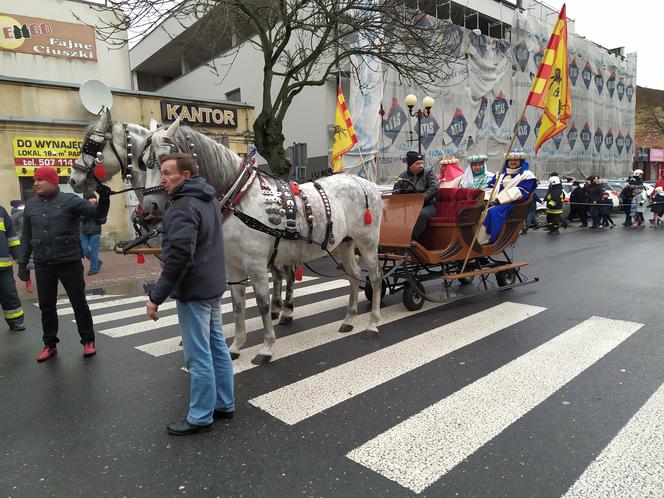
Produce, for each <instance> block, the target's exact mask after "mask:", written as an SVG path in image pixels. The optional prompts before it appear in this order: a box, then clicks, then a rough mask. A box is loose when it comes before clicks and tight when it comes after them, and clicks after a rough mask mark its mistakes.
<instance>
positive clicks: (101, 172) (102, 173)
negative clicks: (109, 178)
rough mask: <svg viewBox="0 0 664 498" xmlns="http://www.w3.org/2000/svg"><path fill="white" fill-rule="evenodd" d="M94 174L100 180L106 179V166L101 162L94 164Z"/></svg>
mask: <svg viewBox="0 0 664 498" xmlns="http://www.w3.org/2000/svg"><path fill="white" fill-rule="evenodd" d="M95 176H96V177H97V179H98V180H99V181H100V182H103V181H106V168H104V165H103V164H102V163H101V162H99V163H97V165H96V166H95Z"/></svg>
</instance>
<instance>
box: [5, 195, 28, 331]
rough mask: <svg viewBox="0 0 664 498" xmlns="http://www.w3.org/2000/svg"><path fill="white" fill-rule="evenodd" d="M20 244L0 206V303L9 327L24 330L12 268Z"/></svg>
mask: <svg viewBox="0 0 664 498" xmlns="http://www.w3.org/2000/svg"><path fill="white" fill-rule="evenodd" d="M20 245H21V241H20V240H19V238H18V236H17V235H16V232H15V231H14V225H13V224H12V219H11V216H9V213H8V212H7V210H6V209H5V208H4V207H2V206H0V304H2V312H3V315H4V317H5V320H6V321H7V324H8V325H9V328H10V329H11V330H16V331H20V330H25V325H23V308H22V307H21V300H20V299H19V297H18V291H17V290H16V281H15V280H14V271H13V269H12V259H14V260H16V259H17V258H18V248H19V246H20Z"/></svg>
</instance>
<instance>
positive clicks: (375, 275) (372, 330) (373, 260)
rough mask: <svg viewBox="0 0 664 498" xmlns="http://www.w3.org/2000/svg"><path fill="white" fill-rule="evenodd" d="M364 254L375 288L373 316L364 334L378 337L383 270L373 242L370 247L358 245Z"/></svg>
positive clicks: (366, 336) (372, 303) (363, 259)
mask: <svg viewBox="0 0 664 498" xmlns="http://www.w3.org/2000/svg"><path fill="white" fill-rule="evenodd" d="M358 249H359V250H360V253H361V254H362V261H364V265H365V266H366V268H367V271H368V272H369V281H370V282H371V289H372V290H373V296H374V299H373V300H372V301H371V316H370V319H369V324H368V325H367V328H366V330H365V331H364V334H363V335H362V336H363V337H364V338H365V339H375V338H376V337H378V322H379V321H380V295H381V291H382V286H383V271H382V270H381V269H380V262H379V261H378V247H377V246H376V245H375V244H373V245H370V246H369V247H358Z"/></svg>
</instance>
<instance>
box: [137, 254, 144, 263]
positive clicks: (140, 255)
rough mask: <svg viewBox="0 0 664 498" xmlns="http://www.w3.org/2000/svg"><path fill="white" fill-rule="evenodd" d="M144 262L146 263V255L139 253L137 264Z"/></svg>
mask: <svg viewBox="0 0 664 498" xmlns="http://www.w3.org/2000/svg"><path fill="white" fill-rule="evenodd" d="M144 263H145V256H143V255H142V254H137V255H136V264H137V265H142V264H144Z"/></svg>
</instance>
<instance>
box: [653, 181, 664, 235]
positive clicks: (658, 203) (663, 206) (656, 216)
mask: <svg viewBox="0 0 664 498" xmlns="http://www.w3.org/2000/svg"><path fill="white" fill-rule="evenodd" d="M650 209H651V211H652V216H653V219H652V221H653V223H655V225H653V228H654V227H656V226H662V225H664V220H663V219H662V216H664V188H662V187H656V188H655V190H654V191H653V194H652V204H651V205H650Z"/></svg>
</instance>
